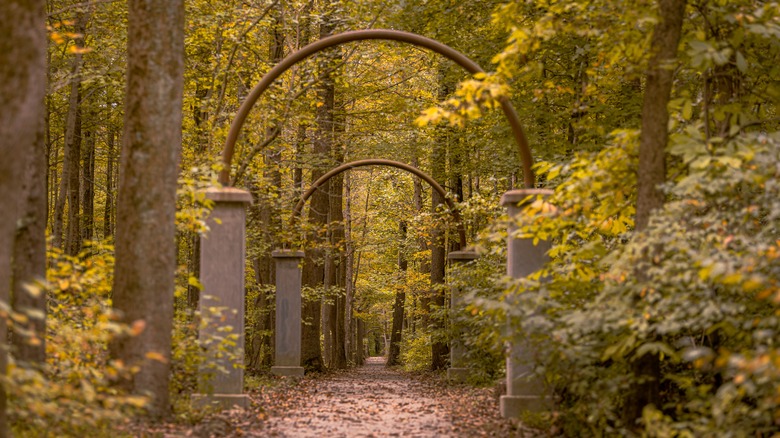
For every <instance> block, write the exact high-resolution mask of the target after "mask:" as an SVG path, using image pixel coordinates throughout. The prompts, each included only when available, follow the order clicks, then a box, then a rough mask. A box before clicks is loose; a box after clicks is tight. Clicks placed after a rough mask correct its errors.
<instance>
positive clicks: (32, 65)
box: [0, 0, 47, 438]
mask: <svg viewBox="0 0 780 438" xmlns="http://www.w3.org/2000/svg"><path fill="white" fill-rule="evenodd" d="M0 35H2V36H3V37H2V38H0V78H3V80H2V81H0V102H3V104H2V109H0V157H2V159H1V160H0V205H2V208H0V301H2V302H4V303H8V302H9V298H10V297H9V289H10V287H11V275H12V266H11V260H12V257H13V254H14V242H15V235H16V226H17V223H18V222H19V219H20V218H21V217H22V215H23V211H24V210H25V209H26V206H25V204H28V203H26V202H25V199H27V194H26V193H21V190H23V189H24V186H23V185H22V184H20V182H23V181H25V179H24V178H25V171H26V170H27V169H28V160H29V158H30V157H32V156H33V155H35V154H36V153H39V152H38V151H39V149H40V146H39V145H40V144H42V143H43V140H44V139H43V132H44V120H45V111H46V109H45V105H44V97H45V93H46V47H47V36H46V13H45V2H44V1H42V0H27V1H20V0H7V1H3V2H0ZM27 183H28V184H31V183H32V182H29V181H28V182H27ZM28 187H29V186H28ZM39 190H40V188H36V190H35V193H38V194H40V193H41V192H40V191H39ZM43 190H45V187H44V189H43ZM27 200H28V201H29V199H27ZM28 205H29V204H28ZM44 218H45V216H44ZM29 231H30V232H32V230H29ZM6 338H7V327H6V322H5V319H4V318H3V319H0V346H5V340H6ZM6 354H7V353H6V350H5V349H0V374H2V375H3V376H5V374H6V372H7V371H6V370H7V363H8V362H7V361H8V358H7V355H6ZM10 434H11V432H10V429H9V427H8V421H7V417H6V394H5V391H4V390H2V389H1V388H0V438H2V437H6V436H10Z"/></svg>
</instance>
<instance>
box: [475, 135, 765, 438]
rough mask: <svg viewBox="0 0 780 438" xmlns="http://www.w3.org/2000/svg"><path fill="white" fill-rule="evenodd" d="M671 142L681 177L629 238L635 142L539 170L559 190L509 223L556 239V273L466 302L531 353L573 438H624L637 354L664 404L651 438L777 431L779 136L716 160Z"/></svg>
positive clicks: (691, 138)
mask: <svg viewBox="0 0 780 438" xmlns="http://www.w3.org/2000/svg"><path fill="white" fill-rule="evenodd" d="M672 144H673V147H672V152H673V154H675V155H676V156H677V157H679V158H678V162H677V166H678V167H677V169H676V170H677V172H678V173H679V174H680V175H682V176H680V177H679V178H678V179H676V180H674V181H672V182H671V183H669V184H668V185H667V187H666V191H667V193H668V196H669V202H667V204H666V205H665V206H664V208H663V209H662V210H659V211H657V212H655V214H654V216H653V219H652V220H651V223H650V225H649V227H648V228H647V229H646V230H645V231H644V232H642V233H631V228H632V227H633V222H632V216H633V210H632V208H631V205H634V203H635V202H634V200H633V199H631V196H632V195H631V192H629V191H626V183H627V182H628V183H629V185H630V182H631V181H632V178H634V176H633V174H632V171H631V169H633V168H635V166H636V153H635V151H636V135H635V133H633V132H630V131H624V132H617V133H616V135H615V136H614V137H613V140H612V143H611V145H609V146H608V147H607V148H605V149H604V150H602V151H601V152H599V153H595V154H582V155H579V156H577V157H575V158H574V159H573V160H572V161H571V162H569V163H566V164H564V165H559V166H549V167H545V166H542V170H544V171H546V172H547V177H548V179H553V178H558V177H561V178H562V182H561V183H560V184H559V185H558V186H557V187H556V189H555V194H554V195H553V197H552V198H551V199H550V201H549V203H548V202H544V201H541V200H537V201H536V202H533V203H532V204H531V207H529V208H527V209H526V211H525V214H524V215H523V216H522V217H520V218H517V220H518V221H519V225H520V228H521V230H520V233H521V235H522V236H523V237H528V238H538V239H551V240H552V241H553V246H552V249H551V251H550V255H551V256H552V260H551V262H550V263H549V264H548V265H547V266H546V268H545V269H544V270H542V271H541V272H539V273H537V274H536V275H534V276H532V277H531V278H526V279H522V280H518V281H513V282H510V285H509V287H508V288H507V291H506V292H505V293H504V294H503V297H502V298H498V299H490V298H483V299H481V300H478V299H475V300H473V309H474V311H479V312H484V313H485V315H487V316H494V317H501V315H502V314H504V315H505V316H506V317H508V318H509V320H510V321H511V324H512V326H513V328H514V332H515V333H516V336H517V337H522V338H524V339H528V340H530V342H532V345H534V348H536V350H537V352H538V354H537V357H538V363H537V372H538V373H539V375H540V378H544V379H545V380H546V381H547V382H548V383H549V384H550V385H551V387H552V388H553V390H554V392H555V394H556V400H557V404H558V405H557V409H558V410H559V411H560V415H558V416H557V418H558V419H559V422H560V426H561V427H562V428H563V430H564V432H565V433H566V434H567V435H571V436H578V435H588V436H603V435H612V434H616V433H627V432H626V427H627V426H629V425H626V424H623V423H622V410H623V409H624V404H625V403H626V402H627V398H626V394H627V393H629V391H630V389H631V388H632V387H633V386H634V385H635V384H636V381H635V377H634V375H633V373H632V370H631V366H630V364H631V363H632V362H633V361H634V360H635V359H636V358H638V357H641V356H643V355H646V354H651V355H654V356H656V357H657V358H658V359H659V360H660V367H661V368H660V370H659V371H660V381H659V384H660V389H661V398H662V403H661V405H660V406H648V407H647V408H646V409H645V414H644V418H643V424H644V427H645V433H646V434H648V435H650V436H711V435H721V434H729V435H732V436H770V435H772V434H773V433H776V432H777V431H778V428H780V398H779V397H778V396H777V394H778V390H779V389H780V379H778V377H780V373H778V369H780V360H779V359H778V357H779V356H780V355H779V354H778V353H779V352H778V346H777V343H776V340H777V339H778V329H779V328H780V327H778V324H779V323H780V320H778V315H779V314H780V311H779V310H778V307H777V304H778V303H780V289H779V288H778V283H777V282H778V278H780V263H778V258H779V257H780V184H779V183H778V181H779V180H780V168H778V167H777V163H778V162H780V138H778V136H777V135H766V134H751V135H747V134H745V135H742V136H739V137H736V138H735V139H733V140H732V141H729V142H723V143H721V144H719V146H718V148H716V149H714V150H713V149H710V148H705V147H701V145H703V144H704V143H703V140H702V139H701V138H700V137H699V135H698V134H697V132H696V131H695V130H690V131H688V132H686V133H682V134H678V135H676V136H674V137H673V138H672ZM510 297H511V298H512V302H516V303H517V304H516V305H512V306H510V305H508V304H507V302H508V300H509V298H510ZM499 319H500V318H499Z"/></svg>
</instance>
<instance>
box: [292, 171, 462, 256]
mask: <svg viewBox="0 0 780 438" xmlns="http://www.w3.org/2000/svg"><path fill="white" fill-rule="evenodd" d="M365 166H388V167H395V168H396V169H401V170H405V171H407V172H409V173H411V174H414V175H416V176H417V177H419V178H420V179H422V180H423V181H425V182H427V183H428V184H429V185H430V186H431V188H432V189H433V190H436V192H438V193H439V194H440V195H441V197H442V199H444V202H445V203H446V204H447V207H449V209H450V213H451V214H452V218H453V220H455V223H456V224H458V238H459V240H460V248H461V249H463V248H465V247H466V230H465V228H464V227H463V221H462V220H461V218H460V213H459V212H458V208H457V207H456V206H455V203H454V202H452V199H450V198H448V197H447V192H446V191H445V190H444V188H443V187H442V186H441V185H440V184H439V183H437V182H436V180H434V179H433V178H431V177H430V175H428V174H427V173H425V172H423V171H422V170H420V169H418V168H416V167H414V166H410V165H408V164H405V163H401V162H398V161H393V160H384V159H379V158H373V159H367V160H357V161H351V162H349V163H344V164H342V165H340V166H338V167H336V168H333V169H332V170H331V171H329V172H328V173H326V174H324V175H322V176H321V177H319V178H318V179H317V181H314V183H312V185H311V187H309V190H307V191H306V193H304V194H303V196H301V199H300V200H298V203H297V204H295V208H293V211H292V216H291V217H290V228H291V229H292V228H293V227H294V226H295V223H296V221H297V220H298V218H299V217H300V215H301V210H303V206H304V205H305V204H306V201H307V200H308V199H309V198H310V197H311V195H313V194H314V192H315V191H316V190H317V189H318V188H319V187H320V186H322V185H323V184H325V182H327V181H328V180H329V179H331V178H332V177H334V176H336V175H338V174H340V173H343V172H346V171H347V170H350V169H354V168H356V167H365Z"/></svg>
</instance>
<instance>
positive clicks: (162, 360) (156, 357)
mask: <svg viewBox="0 0 780 438" xmlns="http://www.w3.org/2000/svg"><path fill="white" fill-rule="evenodd" d="M144 356H145V357H146V358H147V359H149V360H156V361H157V362H160V363H168V359H166V357H165V356H163V355H162V354H161V353H158V352H156V351H150V352H148V353H146V354H145V355H144Z"/></svg>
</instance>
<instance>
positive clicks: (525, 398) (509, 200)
mask: <svg viewBox="0 0 780 438" xmlns="http://www.w3.org/2000/svg"><path fill="white" fill-rule="evenodd" d="M551 194H552V191H551V190H544V189H522V190H511V191H509V192H506V193H505V194H504V196H503V197H502V198H501V205H503V206H505V207H507V209H508V212H509V218H510V224H509V236H508V238H507V275H509V276H510V277H512V278H524V277H527V276H528V275H530V274H532V273H534V272H536V271H538V270H539V269H541V268H542V267H543V266H544V264H545V262H547V260H548V257H547V251H548V250H549V249H550V242H549V241H539V242H537V244H536V245H534V243H533V239H524V238H516V237H513V236H512V234H513V233H514V232H515V231H516V230H517V226H516V225H515V224H514V223H513V221H511V220H512V218H514V217H516V216H517V215H519V214H520V213H521V212H522V211H523V209H524V208H525V207H526V206H527V205H528V202H529V201H530V202H533V201H534V200H536V199H537V198H538V196H539V195H542V196H549V195H551ZM529 196H530V197H531V198H530V199H529V200H528V201H527V199H528V197H529ZM508 347H509V348H508V350H509V351H508V352H507V358H506V380H507V382H506V388H507V394H506V395H504V396H501V416H502V417H504V418H518V417H519V416H520V414H521V413H522V412H528V411H530V412H538V411H543V410H547V409H549V408H550V407H551V405H550V399H549V397H548V396H547V392H546V389H545V387H544V382H542V381H541V379H540V378H539V377H537V376H535V375H534V374H533V369H534V365H535V362H534V351H533V349H532V348H531V347H530V346H529V344H528V343H527V342H523V341H518V340H515V341H513V342H511V343H510V345H509V346H508Z"/></svg>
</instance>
